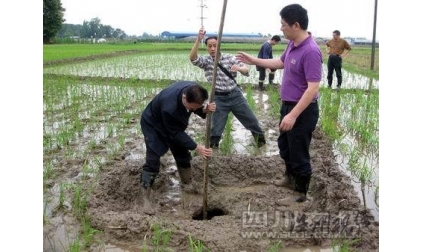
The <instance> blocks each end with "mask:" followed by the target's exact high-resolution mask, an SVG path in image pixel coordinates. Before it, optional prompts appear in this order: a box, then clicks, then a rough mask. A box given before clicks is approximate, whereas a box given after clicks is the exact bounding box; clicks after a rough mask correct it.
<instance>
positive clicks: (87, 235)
mask: <svg viewBox="0 0 424 252" xmlns="http://www.w3.org/2000/svg"><path fill="white" fill-rule="evenodd" d="M81 224H82V230H83V236H84V241H83V245H84V247H85V248H88V247H90V245H91V244H92V243H93V241H94V238H95V235H96V234H100V233H102V232H101V231H100V230H97V229H95V228H93V227H91V225H90V218H89V217H88V216H85V217H84V218H82V221H81Z"/></svg>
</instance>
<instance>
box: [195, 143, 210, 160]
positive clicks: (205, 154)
mask: <svg viewBox="0 0 424 252" xmlns="http://www.w3.org/2000/svg"><path fill="white" fill-rule="evenodd" d="M196 152H197V154H199V155H200V156H202V157H203V158H204V159H206V158H208V157H211V156H212V149H211V148H209V149H208V148H206V147H205V146H204V145H200V144H198V145H197V147H196Z"/></svg>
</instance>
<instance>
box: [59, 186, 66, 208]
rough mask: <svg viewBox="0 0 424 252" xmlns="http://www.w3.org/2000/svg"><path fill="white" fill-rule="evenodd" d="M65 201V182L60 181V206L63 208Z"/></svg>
mask: <svg viewBox="0 0 424 252" xmlns="http://www.w3.org/2000/svg"><path fill="white" fill-rule="evenodd" d="M64 202H65V184H64V183H59V208H60V209H62V208H63V203H64Z"/></svg>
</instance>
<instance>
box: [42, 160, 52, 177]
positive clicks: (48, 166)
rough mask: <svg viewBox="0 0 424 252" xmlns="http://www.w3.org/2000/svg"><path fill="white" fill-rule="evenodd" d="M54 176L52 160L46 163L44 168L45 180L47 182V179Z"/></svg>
mask: <svg viewBox="0 0 424 252" xmlns="http://www.w3.org/2000/svg"><path fill="white" fill-rule="evenodd" d="M52 176H53V164H52V162H47V163H46V164H45V165H44V169H43V182H45V181H46V180H47V179H51V178H52Z"/></svg>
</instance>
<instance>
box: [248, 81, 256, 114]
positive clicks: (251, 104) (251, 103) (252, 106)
mask: <svg viewBox="0 0 424 252" xmlns="http://www.w3.org/2000/svg"><path fill="white" fill-rule="evenodd" d="M246 100H247V104H249V107H250V109H252V111H253V113H256V112H257V107H256V103H255V99H254V98H253V90H252V85H247V86H246Z"/></svg>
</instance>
